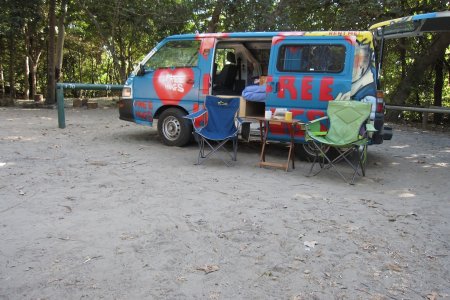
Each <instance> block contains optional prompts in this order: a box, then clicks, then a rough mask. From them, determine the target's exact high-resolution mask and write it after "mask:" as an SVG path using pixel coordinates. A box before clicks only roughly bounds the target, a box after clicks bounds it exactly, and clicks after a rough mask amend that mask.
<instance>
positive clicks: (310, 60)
mask: <svg viewBox="0 0 450 300" xmlns="http://www.w3.org/2000/svg"><path fill="white" fill-rule="evenodd" d="M344 63H345V47H344V46H342V45H283V46H281V48H280V51H279V52H278V59H277V69H278V71H281V72H319V73H339V72H342V70H343V69H344Z"/></svg>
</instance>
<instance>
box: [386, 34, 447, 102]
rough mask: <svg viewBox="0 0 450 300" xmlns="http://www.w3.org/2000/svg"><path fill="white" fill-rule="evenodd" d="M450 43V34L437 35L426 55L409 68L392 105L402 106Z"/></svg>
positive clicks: (397, 89)
mask: <svg viewBox="0 0 450 300" xmlns="http://www.w3.org/2000/svg"><path fill="white" fill-rule="evenodd" d="M449 43H450V34H439V35H437V36H436V37H435V38H434V40H433V43H432V44H431V46H430V47H429V48H428V51H427V52H426V53H422V54H421V55H420V57H418V58H416V59H415V61H414V63H413V64H412V65H411V66H410V67H409V68H408V71H407V72H406V76H405V78H403V80H402V81H401V82H400V84H399V85H398V86H397V88H396V90H395V92H394V93H393V94H392V96H391V97H390V104H395V105H402V104H404V103H405V100H406V99H407V98H408V97H409V95H410V94H411V90H412V88H413V87H415V86H417V85H418V84H419V83H420V82H421V80H422V78H423V76H424V73H425V71H426V69H427V68H428V67H430V66H431V65H433V64H434V63H435V62H436V59H437V58H439V57H440V55H441V53H442V51H445V49H446V48H447V47H448V45H449Z"/></svg>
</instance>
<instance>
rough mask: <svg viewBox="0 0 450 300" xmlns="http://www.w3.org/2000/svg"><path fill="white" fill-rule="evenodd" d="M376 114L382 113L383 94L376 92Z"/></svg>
mask: <svg viewBox="0 0 450 300" xmlns="http://www.w3.org/2000/svg"><path fill="white" fill-rule="evenodd" d="M377 112H378V113H382V112H384V93H383V91H380V90H378V91H377Z"/></svg>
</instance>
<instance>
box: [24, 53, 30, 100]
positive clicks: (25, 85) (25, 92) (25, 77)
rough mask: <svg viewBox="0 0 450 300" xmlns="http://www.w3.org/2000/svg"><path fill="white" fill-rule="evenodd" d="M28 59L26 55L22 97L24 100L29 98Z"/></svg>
mask: <svg viewBox="0 0 450 300" xmlns="http://www.w3.org/2000/svg"><path fill="white" fill-rule="evenodd" d="M29 62H30V60H29V59H28V56H25V65H24V67H25V70H24V71H25V74H24V75H25V76H24V78H23V98H24V99H25V100H28V99H30V81H29V80H30V63H29Z"/></svg>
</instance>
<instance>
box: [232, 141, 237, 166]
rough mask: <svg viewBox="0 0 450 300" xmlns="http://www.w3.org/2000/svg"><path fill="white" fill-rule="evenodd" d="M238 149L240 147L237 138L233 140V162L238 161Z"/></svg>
mask: <svg viewBox="0 0 450 300" xmlns="http://www.w3.org/2000/svg"><path fill="white" fill-rule="evenodd" d="M237 147H238V140H237V138H235V139H233V154H234V157H233V160H234V161H236V160H237Z"/></svg>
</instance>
